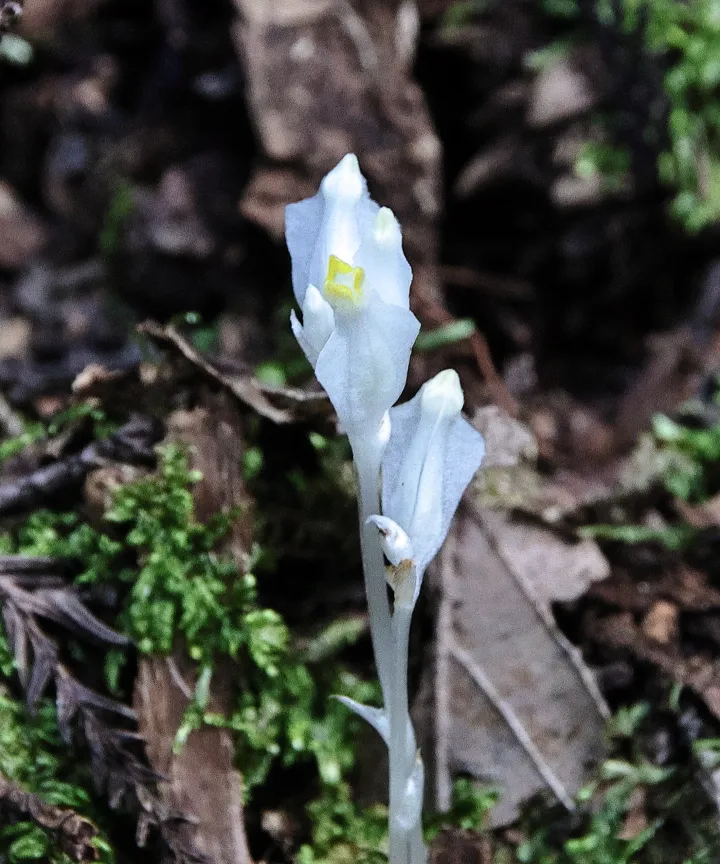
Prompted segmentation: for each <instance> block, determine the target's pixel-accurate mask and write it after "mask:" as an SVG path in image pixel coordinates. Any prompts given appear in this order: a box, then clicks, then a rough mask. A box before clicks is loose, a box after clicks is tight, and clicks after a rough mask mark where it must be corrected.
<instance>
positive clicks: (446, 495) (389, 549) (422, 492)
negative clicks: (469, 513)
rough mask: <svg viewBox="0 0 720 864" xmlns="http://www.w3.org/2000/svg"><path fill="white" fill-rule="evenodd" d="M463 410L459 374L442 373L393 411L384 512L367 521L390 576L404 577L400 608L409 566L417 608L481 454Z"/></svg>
mask: <svg viewBox="0 0 720 864" xmlns="http://www.w3.org/2000/svg"><path fill="white" fill-rule="evenodd" d="M462 406H463V393H462V388H461V387H460V381H459V379H458V376H457V373H456V372H454V371H453V370H452V369H446V370H445V371H444V372H440V374H439V375H436V376H435V377H434V378H433V379H431V380H430V381H428V382H427V383H426V384H425V385H424V386H423V387H422V388H421V389H420V392H419V393H418V394H417V395H416V396H415V397H414V398H413V399H411V400H410V401H409V402H406V403H405V404H404V405H399V406H398V407H397V408H393V409H392V410H391V411H390V422H391V428H392V431H391V433H390V440H389V441H388V444H387V447H386V449H385V455H384V458H383V463H382V511H383V515H382V516H372V517H370V519H371V521H372V522H373V523H374V524H375V525H377V527H378V529H379V530H380V533H381V535H382V544H383V551H384V552H385V555H386V556H387V558H388V560H389V561H390V562H391V564H393V565H394V566H395V570H396V576H395V578H396V579H397V578H398V577H403V580H402V582H401V583H400V585H399V587H400V588H402V591H401V594H402V598H401V599H402V602H403V605H407V596H408V589H407V585H405V584H404V582H405V579H406V578H407V577H406V576H405V573H407V572H408V570H409V568H408V566H407V562H412V564H413V570H412V575H413V582H414V584H413V591H412V605H414V603H415V601H416V600H417V595H418V593H419V591H420V583H421V581H422V574H423V572H424V571H425V568H426V567H427V565H428V564H429V563H430V561H431V560H432V559H433V558H434V557H435V555H436V554H437V551H438V549H439V548H440V546H442V543H443V540H444V539H445V536H446V535H447V532H448V529H449V527H450V522H451V520H452V517H453V516H454V514H455V511H456V510H457V506H458V504H459V503H460V498H461V497H462V494H463V492H464V491H465V489H466V487H467V485H468V483H469V482H470V480H472V477H473V475H474V474H475V472H476V471H477V469H478V468H479V467H480V463H481V462H482V459H483V455H484V453H485V444H484V441H483V437H482V435H480V433H479V432H477V431H476V430H475V429H473V428H472V426H471V425H470V424H469V423H468V422H467V420H465V419H464V418H463V417H462V416H461V414H460V412H461V410H462ZM397 601H398V597H397V595H396V602H397Z"/></svg>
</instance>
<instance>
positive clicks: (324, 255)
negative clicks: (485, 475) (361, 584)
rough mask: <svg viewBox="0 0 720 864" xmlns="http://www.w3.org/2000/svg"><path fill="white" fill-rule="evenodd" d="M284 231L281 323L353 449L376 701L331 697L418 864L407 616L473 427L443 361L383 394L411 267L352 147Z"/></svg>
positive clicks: (459, 488)
mask: <svg viewBox="0 0 720 864" xmlns="http://www.w3.org/2000/svg"><path fill="white" fill-rule="evenodd" d="M286 236H287V243H288V248H289V250H290V255H291V259H292V279H293V290H294V293H295V297H296V299H297V302H298V306H299V307H300V310H301V312H302V322H301V321H300V320H299V319H298V317H297V315H296V314H295V312H293V313H292V315H291V322H290V323H291V327H292V330H293V333H294V334H295V336H296V338H297V340H298V343H299V344H300V347H301V348H302V349H303V351H304V352H305V355H306V356H307V358H308V360H309V362H310V363H311V364H312V367H313V369H314V370H315V375H316V377H317V379H318V381H319V382H320V384H322V386H323V387H324V388H325V390H326V392H327V394H328V396H329V397H330V400H331V402H332V403H333V406H334V408H335V411H336V412H337V416H338V420H339V422H340V425H341V428H342V429H343V430H344V431H345V432H346V433H347V435H348V437H349V440H350V445H351V448H352V452H353V459H354V462H355V469H356V473H357V481H358V510H359V517H360V548H361V553H362V565H363V573H364V577H365V590H366V594H367V601H368V613H369V619H370V632H371V636H372V644H373V652H374V655H375V663H376V667H377V670H378V676H379V678H380V684H381V688H382V695H383V706H382V707H381V708H376V707H372V706H369V705H361V704H359V703H357V702H354V701H353V700H351V699H348V698H345V697H340V698H341V701H343V702H344V704H346V705H347V706H348V707H349V708H350V709H351V710H353V711H355V712H356V713H357V714H359V715H360V716H361V717H363V718H364V719H365V720H367V722H368V723H370V724H371V725H372V726H373V728H374V729H375V730H376V731H377V732H378V734H379V735H381V736H382V738H383V740H384V741H385V743H386V744H387V747H388V751H389V768H390V771H389V773H390V777H389V785H390V796H389V797H390V807H389V860H390V864H425V862H426V860H427V850H426V849H425V845H424V843H423V839H422V822H421V815H422V804H423V782H424V769H423V763H422V758H421V756H420V752H419V751H418V750H417V745H416V740H415V733H414V730H413V726H412V721H411V718H410V708H409V697H408V681H407V667H408V651H409V641H410V627H411V623H412V613H413V610H414V608H415V604H416V602H417V598H418V595H419V592H420V588H421V585H422V579H423V574H424V572H425V569H426V568H427V565H428V564H429V563H430V561H431V560H432V559H433V558H434V557H435V555H436V554H437V551H438V550H439V548H440V546H441V545H442V543H443V540H444V539H445V536H446V534H447V532H448V528H449V526H450V521H451V519H452V517H453V514H454V513H455V510H456V509H457V506H458V503H459V501H460V498H461V496H462V494H463V492H464V490H465V488H466V487H467V485H468V483H469V482H470V480H471V479H472V476H473V474H474V473H475V471H477V469H478V468H479V466H480V463H481V461H482V458H483V454H484V444H483V439H482V436H481V435H480V434H479V433H478V432H476V431H475V430H474V429H473V428H472V427H471V426H470V424H469V423H468V422H467V421H466V420H464V419H463V418H462V416H461V409H462V405H463V393H462V389H461V387H460V382H459V380H458V377H457V374H456V373H455V372H454V371H452V370H446V371H445V372H441V373H440V374H439V375H436V376H435V378H433V379H432V380H431V381H428V382H427V383H426V384H425V385H424V386H423V387H422V388H421V390H420V392H419V393H418V394H417V395H416V396H415V397H414V398H413V399H411V400H410V401H409V402H407V403H405V404H403V405H399V406H396V407H393V406H394V405H395V402H396V401H397V400H398V398H399V397H400V394H401V393H402V390H403V388H404V386H405V383H406V379H407V371H408V364H409V361H410V352H411V350H412V346H413V343H414V342H415V339H416V338H417V335H418V332H419V329H420V325H419V323H418V321H417V319H416V318H415V316H414V315H413V314H412V312H411V311H410V304H409V297H410V283H411V280H412V272H411V270H410V266H409V265H408V263H407V260H406V259H405V256H404V254H403V251H402V238H401V232H400V226H399V225H398V223H397V220H396V219H395V217H394V216H393V214H392V212H391V211H390V210H388V209H387V208H384V207H383V208H381V207H378V205H377V204H375V202H374V201H372V200H371V198H370V196H369V194H368V191H367V185H366V183H365V179H364V177H363V176H362V174H361V173H360V169H359V166H358V162H357V159H356V158H355V157H354V156H352V155H348V156H346V157H345V158H344V159H343V160H342V161H341V162H340V163H339V165H337V166H336V167H335V168H334V169H333V170H332V171H330V173H329V174H328V175H327V176H326V177H325V178H324V180H323V181H322V183H321V185H320V191H319V192H318V194H317V195H315V196H314V197H313V198H309V199H307V200H305V201H301V202H299V203H297V204H291V205H289V206H288V208H287V213H286ZM385 559H387V560H388V561H389V562H390V564H389V566H388V567H386V565H385ZM388 585H389V586H390V588H391V589H392V595H393V601H392V604H391V603H390V600H389V597H388V588H387V586H388Z"/></svg>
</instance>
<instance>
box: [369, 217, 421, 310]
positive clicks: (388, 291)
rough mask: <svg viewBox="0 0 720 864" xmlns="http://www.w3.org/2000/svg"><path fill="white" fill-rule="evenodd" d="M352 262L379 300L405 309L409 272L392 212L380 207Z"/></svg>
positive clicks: (406, 305) (410, 279)
mask: <svg viewBox="0 0 720 864" xmlns="http://www.w3.org/2000/svg"><path fill="white" fill-rule="evenodd" d="M355 261H356V264H357V265H358V266H360V267H362V268H363V270H364V272H365V278H366V282H367V284H368V286H370V288H371V289H372V290H373V291H374V292H375V293H376V294H378V295H379V296H380V297H381V299H382V300H384V301H385V302H386V303H391V304H392V305H393V306H402V307H403V308H404V309H407V308H408V307H409V303H410V283H411V282H412V270H411V269H410V265H409V264H408V262H407V259H406V258H405V255H404V253H403V249H402V234H401V232H400V225H399V224H398V221H397V219H396V218H395V216H394V215H393V212H392V210H390V209H388V208H387V207H381V208H380V210H379V211H378V213H377V215H376V216H375V219H374V220H373V225H372V230H371V231H370V232H369V233H368V234H367V235H365V236H364V237H363V242H362V243H361V245H360V249H359V251H358V254H357V256H356V259H355Z"/></svg>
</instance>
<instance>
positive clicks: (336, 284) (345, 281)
mask: <svg viewBox="0 0 720 864" xmlns="http://www.w3.org/2000/svg"><path fill="white" fill-rule="evenodd" d="M364 281H365V271H364V270H363V268H362V267H353V266H352V264H348V263H347V262H346V261H343V260H342V259H341V258H338V257H337V255H331V256H330V260H329V262H328V271H327V276H326V277H325V285H324V286H323V287H324V294H325V297H326V298H327V300H328V301H329V302H330V303H331V304H332V302H333V300H335V301H340V302H344V303H349V304H351V305H352V306H359V305H360V301H361V300H362V296H363V282H364Z"/></svg>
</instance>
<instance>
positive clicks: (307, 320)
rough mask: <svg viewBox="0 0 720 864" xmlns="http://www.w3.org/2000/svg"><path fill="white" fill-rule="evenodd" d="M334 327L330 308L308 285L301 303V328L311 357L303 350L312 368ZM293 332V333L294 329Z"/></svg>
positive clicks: (314, 288)
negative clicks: (303, 300)
mask: <svg viewBox="0 0 720 864" xmlns="http://www.w3.org/2000/svg"><path fill="white" fill-rule="evenodd" d="M334 327H335V315H334V314H333V310H332V307H331V306H330V304H329V303H328V302H327V301H326V300H323V297H322V294H321V293H320V292H319V291H318V289H317V288H316V287H315V286H314V285H308V289H307V291H306V292H305V302H304V303H303V323H302V328H303V335H304V338H305V342H306V343H307V345H308V346H309V347H310V349H311V351H312V356H310V354H308V352H307V350H305V349H304V348H303V350H305V353H306V354H308V360H310V363H311V364H312V366H313V368H314V367H315V364H316V363H317V358H318V357H319V356H320V352H321V351H322V349H323V348H324V347H325V345H326V344H327V341H328V339H329V338H330V336H331V335H332V331H333V329H334ZM293 332H295V331H294V328H293ZM298 341H299V340H298Z"/></svg>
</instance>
